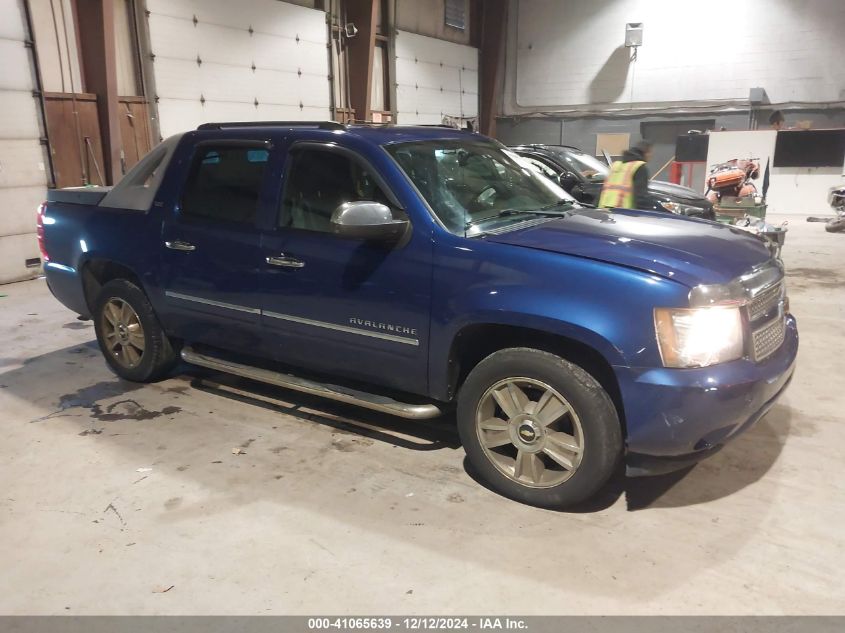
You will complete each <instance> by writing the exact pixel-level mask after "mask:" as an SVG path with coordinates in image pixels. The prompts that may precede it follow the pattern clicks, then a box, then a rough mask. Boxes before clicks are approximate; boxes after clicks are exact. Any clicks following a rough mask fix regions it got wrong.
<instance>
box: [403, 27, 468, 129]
mask: <svg viewBox="0 0 845 633" xmlns="http://www.w3.org/2000/svg"><path fill="white" fill-rule="evenodd" d="M396 106H397V110H398V112H397V121H398V123H402V124H406V125H407V124H422V125H437V124H440V123H442V122H443V118H444V117H458V118H461V119H466V118H472V117H476V116H478V49H476V48H474V47H472V46H463V45H461V44H453V43H452V42H446V41H444V40H438V39H436V38H433V37H425V36H424V35H416V34H414V33H407V32H405V31H398V32H397V34H396Z"/></svg>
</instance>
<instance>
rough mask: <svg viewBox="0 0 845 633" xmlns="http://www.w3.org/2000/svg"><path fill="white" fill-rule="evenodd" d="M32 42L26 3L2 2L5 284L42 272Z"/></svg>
mask: <svg viewBox="0 0 845 633" xmlns="http://www.w3.org/2000/svg"><path fill="white" fill-rule="evenodd" d="M27 39H28V38H27V29H26V17H25V14H24V10H23V0H0V59H2V60H3V63H2V64H0V283H6V282H9V281H17V280H19V279H26V278H28V277H32V276H34V274H36V273H37V272H38V262H37V261H34V260H37V258H38V257H39V253H38V244H37V242H36V240H35V210H36V209H37V207H38V205H39V204H40V203H41V202H42V201H43V200H44V197H45V195H46V186H47V172H46V169H45V164H44V160H45V155H44V150H43V148H42V146H41V142H40V140H39V139H40V136H41V127H40V123H39V108H40V105H39V103H38V100H37V99H36V98H35V97H33V96H32V91H33V90H34V89H35V82H34V81H33V70H32V58H31V56H30V52H29V49H28V48H27V47H26V46H25V41H26V40H27ZM27 260H30V262H29V263H30V267H28V266H27Z"/></svg>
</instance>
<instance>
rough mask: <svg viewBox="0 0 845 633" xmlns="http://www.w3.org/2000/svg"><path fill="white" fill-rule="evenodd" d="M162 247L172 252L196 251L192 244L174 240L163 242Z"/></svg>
mask: <svg viewBox="0 0 845 633" xmlns="http://www.w3.org/2000/svg"><path fill="white" fill-rule="evenodd" d="M164 245H165V246H166V247H167V248H169V249H170V250H173V251H185V252H186V253H190V252H191V251H195V250H197V247H196V246H194V245H193V244H188V242H182V241H180V240H174V241H173V242H165V243H164Z"/></svg>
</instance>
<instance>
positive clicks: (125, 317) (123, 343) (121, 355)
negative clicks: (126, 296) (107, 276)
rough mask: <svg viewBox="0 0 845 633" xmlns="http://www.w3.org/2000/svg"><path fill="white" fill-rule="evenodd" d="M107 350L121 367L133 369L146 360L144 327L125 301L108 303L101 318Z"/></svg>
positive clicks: (117, 300) (114, 300) (110, 300)
mask: <svg viewBox="0 0 845 633" xmlns="http://www.w3.org/2000/svg"><path fill="white" fill-rule="evenodd" d="M101 319H102V322H101V325H102V329H103V339H104V340H105V344H106V349H107V350H108V353H109V354H111V356H112V358H114V360H115V361H117V363H118V364H120V365H121V367H126V368H127V369H132V368H134V367H137V366H138V365H139V364H140V363H141V360H142V359H143V358H144V347H145V340H144V327H143V326H142V325H141V319H139V318H138V313H137V312H135V310H134V309H133V308H132V306H130V305H129V304H128V303H127V302H126V301H124V300H123V299H118V298H117V297H113V298H111V299H109V300H108V301H107V302H106V305H105V306H104V307H103V314H102V316H101Z"/></svg>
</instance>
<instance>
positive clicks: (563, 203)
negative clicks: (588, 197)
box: [464, 198, 574, 230]
mask: <svg viewBox="0 0 845 633" xmlns="http://www.w3.org/2000/svg"><path fill="white" fill-rule="evenodd" d="M573 204H574V203H573V202H572V201H571V200H567V199H566V198H561V199H560V200H557V201H556V202H553V203H552V204H548V205H546V206H545V207H540V208H539V209H502V210H501V211H499V212H498V213H494V214H493V215H487V216H484V217H483V218H477V219H475V220H470V221H469V222H467V223H466V224H465V225H464V230H466V229H468V228H470V227H472V226H475V225H477V224H481V223H482V222H486V221H487V220H495V219H496V218H504V217H507V216H509V215H545V216H559V215H564V214H565V213H566V211H568V210H569V209H571V208H572V206H573Z"/></svg>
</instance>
